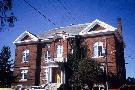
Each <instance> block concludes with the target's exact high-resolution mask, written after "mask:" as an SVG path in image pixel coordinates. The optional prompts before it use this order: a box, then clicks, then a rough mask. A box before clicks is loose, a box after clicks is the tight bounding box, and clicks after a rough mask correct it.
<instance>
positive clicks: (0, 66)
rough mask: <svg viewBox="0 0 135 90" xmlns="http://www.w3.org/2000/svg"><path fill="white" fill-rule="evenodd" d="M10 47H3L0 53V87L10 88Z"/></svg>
mask: <svg viewBox="0 0 135 90" xmlns="http://www.w3.org/2000/svg"><path fill="white" fill-rule="evenodd" d="M10 57H11V51H10V47H8V46H3V48H2V50H1V52H0V87H10V85H11V82H12V73H13V72H12V62H13V61H12V60H9V59H10Z"/></svg>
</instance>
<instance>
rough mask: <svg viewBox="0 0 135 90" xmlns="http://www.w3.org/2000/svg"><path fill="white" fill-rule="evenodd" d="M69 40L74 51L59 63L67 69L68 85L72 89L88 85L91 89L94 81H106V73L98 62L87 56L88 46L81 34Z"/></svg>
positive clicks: (75, 89) (76, 89) (78, 89)
mask: <svg viewBox="0 0 135 90" xmlns="http://www.w3.org/2000/svg"><path fill="white" fill-rule="evenodd" d="M68 41H69V44H70V46H71V49H73V52H72V53H69V55H68V59H67V62H64V63H59V65H60V67H61V68H62V70H65V75H66V86H68V88H72V90H80V89H81V88H84V87H85V86H86V85H87V86H88V87H89V89H91V88H92V87H93V84H94V83H101V82H104V81H105V78H103V75H104V74H105V73H104V72H103V70H102V69H101V68H100V66H101V65H100V64H99V63H98V62H96V61H95V60H93V59H90V58H87V46H86V45H85V42H84V41H83V39H81V36H75V37H74V38H70V39H69V40H68ZM63 86H65V85H63ZM61 90H63V89H61Z"/></svg>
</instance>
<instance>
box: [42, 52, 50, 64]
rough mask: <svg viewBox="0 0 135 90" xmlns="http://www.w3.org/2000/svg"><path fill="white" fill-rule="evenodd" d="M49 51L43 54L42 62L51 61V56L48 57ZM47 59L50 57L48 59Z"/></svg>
mask: <svg viewBox="0 0 135 90" xmlns="http://www.w3.org/2000/svg"><path fill="white" fill-rule="evenodd" d="M49 52H50V51H48V50H47V51H46V52H45V54H44V60H45V61H46V62H49V61H50V59H51V55H50V53H49ZM45 55H47V57H45ZM49 57H50V59H49Z"/></svg>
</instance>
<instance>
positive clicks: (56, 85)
mask: <svg viewBox="0 0 135 90" xmlns="http://www.w3.org/2000/svg"><path fill="white" fill-rule="evenodd" d="M60 85H61V83H50V84H48V86H47V88H48V90H57V89H58V88H59V87H60Z"/></svg>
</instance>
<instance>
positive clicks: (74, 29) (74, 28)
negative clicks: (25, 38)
mask: <svg viewBox="0 0 135 90" xmlns="http://www.w3.org/2000/svg"><path fill="white" fill-rule="evenodd" d="M88 25H89V23H85V24H78V25H70V26H66V27H60V28H55V29H51V30H49V31H46V32H44V33H41V34H39V35H37V37H38V38H40V39H47V38H49V37H51V36H53V35H54V34H55V33H57V32H63V31H64V32H66V33H68V34H70V35H78V34H79V33H80V32H81V31H82V30H83V29H85V28H86V27H87V26H88Z"/></svg>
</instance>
